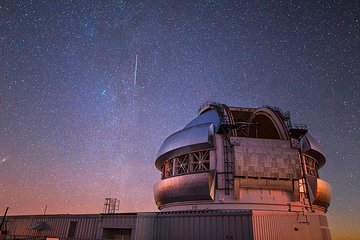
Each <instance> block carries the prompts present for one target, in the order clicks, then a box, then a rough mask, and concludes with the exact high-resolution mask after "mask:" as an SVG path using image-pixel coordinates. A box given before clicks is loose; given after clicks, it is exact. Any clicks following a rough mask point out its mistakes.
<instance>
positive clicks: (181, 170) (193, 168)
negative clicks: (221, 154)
mask: <svg viewBox="0 0 360 240" xmlns="http://www.w3.org/2000/svg"><path fill="white" fill-rule="evenodd" d="M209 169H210V154H209V151H201V152H193V153H188V154H184V155H180V156H177V157H175V158H171V159H169V160H166V161H165V162H164V164H163V165H162V166H161V172H162V178H168V177H171V176H176V175H184V174H188V173H193V172H205V171H209Z"/></svg>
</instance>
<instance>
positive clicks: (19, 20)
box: [0, 0, 360, 239]
mask: <svg viewBox="0 0 360 240" xmlns="http://www.w3.org/2000/svg"><path fill="white" fill-rule="evenodd" d="M359 16H360V3H359V1H319V2H315V1H308V2H307V1H234V2H231V1H216V0H214V1H196V3H195V1H187V0H185V1H64V2H60V1H30V0H29V1H4V0H1V1H0V208H1V209H0V211H1V212H3V211H4V210H5V207H6V206H9V207H10V210H9V214H41V213H43V211H44V207H45V205H47V209H48V210H47V213H50V214H51V213H98V212H101V211H102V209H103V201H104V198H105V197H116V198H119V199H120V201H121V203H120V211H121V212H131V211H156V210H157V209H156V206H155V203H154V200H153V193H152V187H153V184H154V183H155V182H157V181H158V180H159V179H160V172H159V171H158V170H157V169H156V168H155V166H154V161H155V157H156V154H157V151H158V149H159V147H160V145H161V143H162V142H163V140H164V139H165V138H166V137H167V136H169V135H170V134H172V133H173V132H175V131H177V130H179V129H181V128H182V127H183V126H184V125H186V124H187V123H188V122H189V121H190V120H191V119H192V118H194V117H195V116H196V115H197V110H198V108H199V106H200V105H201V104H202V103H204V102H205V101H209V100H211V101H217V102H222V103H225V104H228V105H234V106H244V107H260V106H263V105H272V106H278V107H280V108H281V109H283V110H284V111H290V112H291V116H292V122H293V123H304V124H307V125H308V128H309V131H310V132H311V133H312V134H313V136H314V137H315V138H316V139H317V140H318V141H319V143H320V144H321V145H322V147H323V149H324V151H325V153H326V156H327V164H326V165H325V166H324V167H323V169H321V170H320V177H321V178H324V179H326V180H327V181H328V182H330V184H331V185H332V187H333V198H332V203H331V206H330V208H329V211H328V220H329V224H330V228H331V231H332V236H333V237H334V238H335V239H356V237H357V236H360V229H359V228H358V226H359V224H360V217H359V213H360V201H359V200H360V189H359V185H360V173H359V169H360V160H359V156H360V148H359V146H358V145H359V143H360V134H359V133H360V121H359V118H360V17H359ZM136 55H138V62H137V73H136V82H135V81H134V77H135V74H134V70H135V58H136Z"/></svg>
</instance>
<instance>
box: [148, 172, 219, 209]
mask: <svg viewBox="0 0 360 240" xmlns="http://www.w3.org/2000/svg"><path fill="white" fill-rule="evenodd" d="M214 184H215V178H214V172H213V171H212V172H210V173H209V172H204V173H193V174H187V175H182V176H176V177H171V178H167V179H163V180H162V181H160V182H158V183H157V184H155V186H154V197H155V202H156V204H157V206H158V207H160V206H162V205H164V204H167V203H173V202H183V201H195V200H213V199H214V195H213V192H212V191H211V189H212V187H213V185H214Z"/></svg>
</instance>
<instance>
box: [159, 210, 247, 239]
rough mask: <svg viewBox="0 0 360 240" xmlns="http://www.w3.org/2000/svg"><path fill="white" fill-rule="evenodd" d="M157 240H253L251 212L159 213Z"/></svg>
mask: <svg viewBox="0 0 360 240" xmlns="http://www.w3.org/2000/svg"><path fill="white" fill-rule="evenodd" d="M154 239H157V240H163V239H164V240H165V239H166V240H167V239H174V240H176V239H178V240H187V239H188V240H191V239H206V240H208V239H210V240H211V239H214V240H219V239H233V240H235V239H236V240H245V239H253V235H252V221H251V212H250V211H225V210H223V211H220V210H219V211H194V212H192V211H191V212H169V213H159V214H158V215H157V218H156V222H155V229H154Z"/></svg>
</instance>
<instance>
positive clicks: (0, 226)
mask: <svg viewBox="0 0 360 240" xmlns="http://www.w3.org/2000/svg"><path fill="white" fill-rule="evenodd" d="M8 210H9V207H7V208H6V210H5V214H4V216H3V218H2V221H1V224H0V231H1V229H2V226H3V224H4V222H5V217H6V214H7V212H8Z"/></svg>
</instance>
